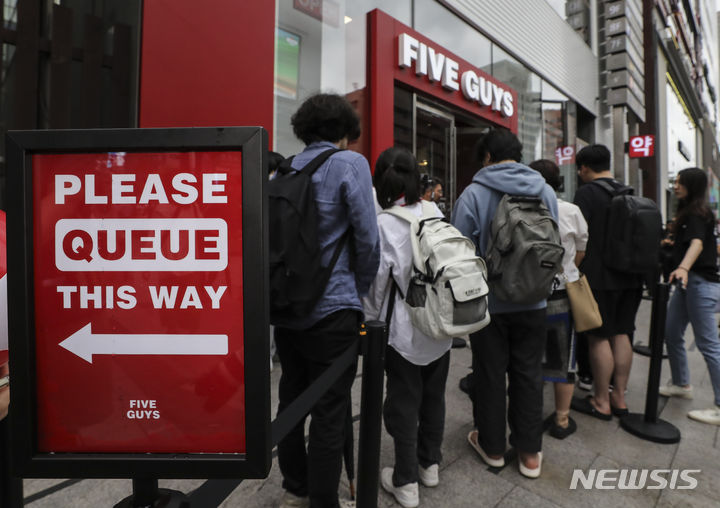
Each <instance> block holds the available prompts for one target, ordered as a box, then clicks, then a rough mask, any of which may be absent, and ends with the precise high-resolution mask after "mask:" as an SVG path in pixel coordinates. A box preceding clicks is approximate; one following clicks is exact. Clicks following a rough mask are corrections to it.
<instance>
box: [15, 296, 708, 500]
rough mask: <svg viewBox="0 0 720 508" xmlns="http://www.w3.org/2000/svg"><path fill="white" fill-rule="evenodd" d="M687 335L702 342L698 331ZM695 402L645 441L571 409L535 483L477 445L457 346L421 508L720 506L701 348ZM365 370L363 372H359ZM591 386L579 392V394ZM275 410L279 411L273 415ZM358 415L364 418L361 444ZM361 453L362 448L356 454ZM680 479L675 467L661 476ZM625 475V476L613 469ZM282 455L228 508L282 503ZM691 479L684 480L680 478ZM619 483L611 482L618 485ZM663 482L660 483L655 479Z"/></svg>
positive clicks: (31, 489) (93, 492) (191, 483)
mask: <svg viewBox="0 0 720 508" xmlns="http://www.w3.org/2000/svg"><path fill="white" fill-rule="evenodd" d="M650 304H651V302H649V301H645V300H644V301H643V302H642V305H641V308H640V312H639V313H638V317H637V321H636V325H637V334H636V341H638V342H640V343H647V342H648V330H649V326H650ZM686 340H687V341H688V343H689V344H692V343H693V338H692V331H691V330H688V333H687V335H686ZM689 361H690V371H691V377H692V382H693V384H694V386H695V398H694V400H685V399H677V398H673V399H670V400H668V399H665V398H663V397H660V402H659V408H660V417H661V418H662V419H664V420H667V421H669V422H671V423H673V424H674V425H676V426H677V427H678V428H679V429H680V432H681V436H682V437H681V440H680V442H679V443H677V444H672V445H664V444H656V443H652V442H649V441H644V440H642V439H639V438H637V437H635V436H633V435H631V434H628V433H627V432H625V431H624V430H623V429H622V428H620V425H619V422H618V419H617V418H613V420H612V421H611V422H604V421H600V420H597V419H595V418H593V417H591V416H587V415H583V414H579V413H577V412H575V411H571V416H572V417H573V418H574V419H575V421H576V422H577V424H578V430H577V432H576V433H575V434H573V435H571V436H569V437H568V438H566V439H565V440H562V441H560V440H557V439H554V438H552V437H550V436H549V435H547V434H545V436H544V438H543V455H544V457H543V458H544V461H543V469H542V476H541V477H540V478H539V479H537V480H529V479H526V478H524V477H523V476H521V475H520V473H519V472H518V469H517V460H516V459H515V460H512V461H511V462H509V463H508V464H506V466H505V467H504V468H503V469H502V470H500V471H497V470H490V469H489V468H488V467H487V466H486V465H485V464H484V463H483V462H482V461H481V459H480V458H479V457H478V455H477V454H476V453H475V452H474V451H473V450H472V449H471V448H470V446H469V445H468V443H467V441H466V436H467V434H468V432H469V431H470V430H471V428H472V418H471V405H470V401H469V399H468V397H467V396H466V395H465V394H464V393H462V392H461V391H460V390H459V389H458V382H459V380H460V378H462V377H463V376H465V375H466V374H467V373H468V372H469V366H470V349H469V348H465V349H453V350H452V352H451V366H450V376H449V378H448V383H447V390H446V394H447V396H446V398H447V417H446V425H445V441H444V444H443V454H444V459H443V463H442V464H441V466H440V485H439V486H438V487H436V488H432V489H429V488H425V487H422V486H421V487H420V506H427V507H458V508H459V507H484V506H487V507H525V506H532V507H533V508H544V507H554V506H561V507H568V508H581V507H588V508H604V507H613V508H615V507H618V506H623V507H627V508H630V507H693V508H697V507H715V508H716V507H718V506H720V440H719V439H718V434H719V433H720V427H717V426H712V425H706V424H702V423H698V422H695V421H693V420H690V419H689V418H687V416H686V414H687V412H688V411H689V410H690V409H696V408H707V407H711V406H712V404H713V392H712V387H711V385H710V380H709V376H708V372H707V368H706V367H705V362H704V360H703V359H702V356H701V355H700V353H699V352H698V351H697V350H696V349H694V348H692V350H691V351H690V353H689ZM649 363H650V362H649V358H646V357H643V356H639V355H637V354H636V355H635V357H634V359H633V368H632V374H631V378H630V383H629V390H628V394H627V400H628V406H629V408H630V410H631V412H643V411H644V408H645V390H646V384H647V376H648V367H649ZM360 372H361V368H359V369H358V373H360ZM279 376H280V367H279V366H277V365H276V366H275V369H274V370H273V372H272V396H273V408H275V407H276V405H277V397H276V394H277V384H278V379H279ZM669 376H670V374H669V367H668V364H667V361H664V362H663V372H662V376H661V383H665V382H666V381H667V379H668V378H669ZM360 384H361V379H360V377H359V375H358V378H357V379H356V381H355V384H354V386H353V414H354V415H357V414H358V413H359V403H360ZM586 394H587V392H583V391H582V390H578V389H576V395H580V396H584V395H586ZM552 412H553V396H552V386H551V385H550V384H546V386H545V409H544V414H545V415H549V414H550V413H552ZM274 415H275V409H273V416H274ZM357 436H358V422H357V421H356V423H355V446H356V447H357ZM355 457H356V459H357V449H356V452H355ZM392 464H393V452H392V441H391V439H390V437H389V436H388V435H387V433H385V432H384V430H383V437H382V451H381V458H380V467H381V468H382V467H387V466H392ZM574 469H581V470H582V471H583V472H584V473H585V474H589V470H590V469H611V470H622V469H649V470H652V469H666V470H667V469H670V470H673V469H680V470H682V469H694V470H697V469H699V470H701V472H700V473H690V474H691V475H692V476H693V477H694V478H695V479H696V480H697V488H695V489H694V490H676V489H671V488H670V487H669V486H668V487H667V488H664V489H650V488H644V489H639V490H614V489H607V490H606V489H603V490H600V489H588V490H586V489H584V488H583V487H582V485H581V484H579V485H578V488H577V489H575V490H571V489H570V488H569V487H570V483H571V478H572V475H573V470H574ZM661 474H662V475H663V476H664V477H665V478H667V479H670V476H671V473H669V472H665V473H661ZM608 476H609V477H610V476H612V477H614V478H617V473H608ZM281 481H282V478H281V475H280V471H279V468H278V466H277V461H276V460H275V461H274V462H273V466H272V469H271V471H270V475H269V476H268V478H266V479H264V480H246V481H243V482H242V483H241V484H240V485H239V486H238V488H236V489H235V490H234V491H233V492H232V494H231V495H230V496H229V497H228V498H227V499H226V500H225V501H224V502H223V503H222V504H221V505H220V506H221V507H224V508H230V507H243V508H246V507H247V508H264V507H268V508H270V507H273V508H274V507H276V506H278V503H279V499H280V497H281V496H282V493H283V490H282V487H281ZM203 483H204V480H161V481H160V487H161V488H171V489H176V490H180V491H182V492H185V493H190V492H192V491H193V490H194V489H195V488H197V487H198V486H200V485H201V484H203ZM680 483H681V484H684V483H683V482H680ZM610 484H612V481H610V482H606V483H605V484H604V485H610ZM648 484H649V485H657V483H656V482H648ZM24 489H25V499H26V505H27V506H31V507H33V508H44V507H52V508H58V507H72V508H79V507H93V508H94V507H111V506H113V505H114V504H115V503H117V502H118V501H120V500H121V499H123V498H125V497H126V496H128V495H130V494H131V492H132V486H131V482H130V480H79V481H77V480H70V481H68V480H48V479H27V480H25V481H24ZM339 491H340V496H341V497H343V498H348V482H347V479H346V477H345V474H344V473H343V478H342V481H341V485H340V489H339ZM378 506H380V507H397V506H399V505H398V504H396V503H395V501H394V499H393V498H392V497H391V496H390V495H388V494H387V493H386V492H384V491H383V490H382V487H380V493H379V496H378Z"/></svg>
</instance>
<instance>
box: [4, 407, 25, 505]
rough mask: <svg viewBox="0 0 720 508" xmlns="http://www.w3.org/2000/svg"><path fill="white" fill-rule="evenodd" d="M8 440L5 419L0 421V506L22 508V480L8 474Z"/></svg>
mask: <svg viewBox="0 0 720 508" xmlns="http://www.w3.org/2000/svg"><path fill="white" fill-rule="evenodd" d="M9 444H10V439H9V435H8V424H7V419H5V420H1V421H0V506H2V507H3V508H5V507H7V508H22V505H23V487H22V479H21V478H15V477H13V476H12V475H11V474H10V447H9V446H8V445H9Z"/></svg>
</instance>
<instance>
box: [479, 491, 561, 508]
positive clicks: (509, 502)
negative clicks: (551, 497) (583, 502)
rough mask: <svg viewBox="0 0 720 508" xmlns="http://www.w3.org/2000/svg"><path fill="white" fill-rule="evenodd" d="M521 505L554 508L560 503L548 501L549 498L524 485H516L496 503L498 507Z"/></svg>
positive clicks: (535, 507) (513, 507)
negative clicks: (523, 486)
mask: <svg viewBox="0 0 720 508" xmlns="http://www.w3.org/2000/svg"><path fill="white" fill-rule="evenodd" d="M488 506H490V505H488ZM519 506H532V507H533V508H552V507H554V506H558V505H556V504H555V503H553V502H551V501H548V500H547V499H543V498H542V497H540V496H538V495H537V494H533V493H532V492H530V491H529V490H525V489H524V488H522V487H515V488H514V489H512V490H511V491H510V492H509V493H508V495H507V496H505V497H504V498H503V499H502V500H501V501H500V502H499V503H498V504H496V505H495V507H496V508H515V507H519Z"/></svg>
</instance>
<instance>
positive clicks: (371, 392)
mask: <svg viewBox="0 0 720 508" xmlns="http://www.w3.org/2000/svg"><path fill="white" fill-rule="evenodd" d="M360 335H361V337H360V351H358V348H357V347H356V346H351V347H350V348H348V349H347V351H345V352H344V353H343V354H342V355H340V356H339V357H338V358H337V359H336V360H335V361H334V362H333V364H332V365H331V366H330V367H328V369H327V370H326V371H325V372H323V373H322V375H320V377H318V378H317V379H316V380H315V381H314V382H313V383H312V384H311V385H310V386H309V387H308V388H307V389H306V390H305V391H304V392H303V393H302V394H300V396H299V397H298V398H296V399H295V400H294V401H293V402H292V403H291V404H290V405H289V406H288V407H287V408H286V409H285V410H284V411H283V412H282V413H280V414H279V415H278V416H277V418H276V419H275V420H274V421H273V422H272V443H273V446H274V445H277V443H279V442H280V441H281V440H282V439H283V438H284V437H285V436H286V435H287V433H288V432H290V430H291V429H292V428H293V427H295V425H297V424H298V422H299V421H300V420H301V419H302V418H304V417H305V415H307V414H308V413H309V412H310V409H311V408H312V407H313V406H314V405H315V403H316V402H317V401H318V400H320V397H322V396H323V394H324V393H325V392H326V391H327V387H328V386H331V385H332V384H333V383H334V382H335V381H336V380H337V379H338V377H340V375H341V374H342V373H343V372H344V371H345V369H347V368H348V367H349V366H350V364H351V363H352V361H353V359H354V358H355V356H356V355H357V354H358V352H360V353H362V355H363V374H362V389H361V395H360V436H359V441H358V478H357V483H358V486H357V506H358V508H375V507H377V496H378V478H379V470H380V435H381V431H382V425H381V424H382V400H383V382H384V368H385V348H386V346H387V326H386V325H385V323H383V322H382V321H370V322H368V323H366V325H365V329H364V330H363V331H361V332H360ZM240 483H242V480H208V481H206V482H205V483H204V484H202V485H201V486H200V487H198V488H197V489H196V490H195V491H193V492H192V493H191V494H190V495H189V498H190V506H203V507H204V506H218V505H219V504H220V503H222V501H223V500H224V499H225V498H227V497H228V496H229V495H230V494H231V493H232V491H233V490H235V488H237V486H238V485H240Z"/></svg>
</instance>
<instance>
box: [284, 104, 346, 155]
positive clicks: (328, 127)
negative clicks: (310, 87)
mask: <svg viewBox="0 0 720 508" xmlns="http://www.w3.org/2000/svg"><path fill="white" fill-rule="evenodd" d="M290 123H291V124H292V126H293V132H294V133H295V136H297V137H298V139H300V140H301V141H302V142H303V143H305V144H306V145H309V144H310V143H314V142H316V141H329V142H331V143H337V142H338V141H340V140H341V139H343V138H345V137H347V138H348V141H354V140H356V139H357V138H359V137H360V118H359V117H358V114H357V112H355V110H354V109H353V107H352V105H351V104H350V102H348V100H347V99H346V98H345V97H343V96H341V95H337V94H327V93H318V94H315V95H312V96H310V97H308V98H307V99H306V100H305V102H303V103H302V105H301V106H300V107H299V108H298V110H297V111H296V112H295V114H294V115H293V116H292V118H291V119H290Z"/></svg>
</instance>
